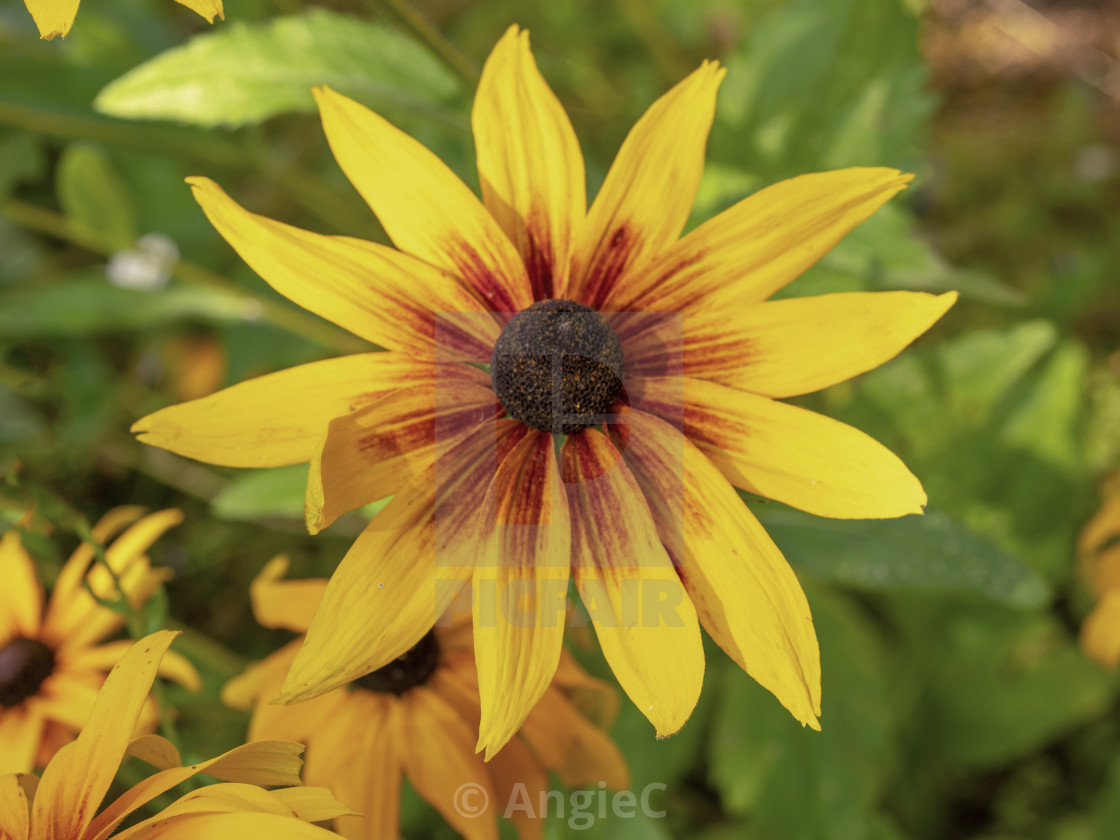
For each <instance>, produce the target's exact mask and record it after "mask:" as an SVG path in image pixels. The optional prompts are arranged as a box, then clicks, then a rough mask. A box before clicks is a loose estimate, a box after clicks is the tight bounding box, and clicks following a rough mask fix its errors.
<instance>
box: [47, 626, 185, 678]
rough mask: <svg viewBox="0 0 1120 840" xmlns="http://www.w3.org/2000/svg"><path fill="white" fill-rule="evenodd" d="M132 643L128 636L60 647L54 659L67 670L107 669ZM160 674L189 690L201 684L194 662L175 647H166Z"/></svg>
mask: <svg viewBox="0 0 1120 840" xmlns="http://www.w3.org/2000/svg"><path fill="white" fill-rule="evenodd" d="M131 646H132V642H131V641H130V640H128V639H121V640H119V641H115V642H109V643H107V644H104V645H97V646H96V647H73V648H70V649H64V650H63V651H60V653H59V655H58V656H57V657H56V661H57V662H58V663H59V665H60V666H63V667H65V668H66V669H67V670H73V671H101V672H108V671H109V670H110V669H111V668H112V667H113V666H114V665H116V664H117V662H119V661H120V658H121V657H122V656H124V655H125V653H126V652H127V651H128V649H129V648H130V647H131ZM159 675H160V676H161V677H163V678H164V679H165V680H172V681H173V682H177V683H178V684H179V685H181V686H183V687H184V688H186V689H187V690H188V691H198V690H199V689H200V688H201V687H202V678H201V677H200V676H199V674H198V671H197V670H196V669H195V667H194V665H192V664H191V663H190V662H189V661H188V660H187V659H185V658H184V657H182V656H180V655H179V654H178V653H176V652H175V651H168V652H167V654H166V655H165V656H164V657H163V661H162V662H161V663H160V665H159Z"/></svg>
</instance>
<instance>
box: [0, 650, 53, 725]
mask: <svg viewBox="0 0 1120 840" xmlns="http://www.w3.org/2000/svg"><path fill="white" fill-rule="evenodd" d="M53 670H54V651H52V650H51V649H50V648H49V647H47V646H46V645H44V644H43V643H42V642H39V641H36V640H35V639H24V638H22V637H20V638H15V639H12V640H11V641H9V642H8V643H7V644H5V645H4V646H3V647H0V706H2V707H4V708H5V709H8V708H11V707H12V706H18V705H19V704H20V703H22V702H23V701H24V700H26V699H27V698H28V697H31V696H33V695H34V694H36V693H37V692H38V691H39V686H41V685H42V684H43V680H45V679H46V678H47V677H49V676H50V675H51V672H52V671H53Z"/></svg>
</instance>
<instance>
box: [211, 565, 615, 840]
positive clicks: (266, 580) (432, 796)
mask: <svg viewBox="0 0 1120 840" xmlns="http://www.w3.org/2000/svg"><path fill="white" fill-rule="evenodd" d="M287 565H288V564H287V560H286V558H282V557H278V558H276V559H275V560H273V561H272V562H271V563H269V564H268V565H267V566H266V567H265V569H264V570H263V571H262V572H261V574H260V575H259V576H258V577H257V579H256V580H255V581H254V582H253V585H252V590H251V591H252V599H253V611H254V613H255V614H256V616H257V620H258V621H259V622H260V623H261V624H263V625H265V626H266V627H283V628H286V629H289V630H294V631H296V632H297V633H305V632H306V631H307V628H308V626H309V625H310V623H311V616H312V615H313V613H314V611H315V606H316V605H317V604H318V602H319V599H320V598H321V597H322V594H323V590H324V589H325V588H326V585H327V582H326V581H325V580H289V581H284V580H281V578H282V577H283V576H284V573H285V571H286V570H287ZM301 643H302V639H297V640H295V641H293V642H291V643H290V644H288V645H287V646H286V647H284V648H282V649H281V650H279V651H277V652H276V653H274V654H273V655H271V656H269V657H268V658H267V659H265V660H264V661H263V662H261V663H259V664H257V665H253V666H251V667H250V668H249V669H248V670H247V671H246V672H245V673H244V674H242V675H241V676H240V677H237V678H236V679H234V680H233V681H231V682H230V683H229V684H228V685H227V686H226V689H225V690H224V692H223V694H222V699H223V700H225V702H226V703H227V704H229V705H231V706H234V707H236V708H242V709H249V708H251V709H252V710H253V717H252V721H251V723H250V725H249V739H250V740H251V741H256V740H259V739H262V738H271V739H280V740H286V741H299V742H300V743H303V744H306V745H307V754H306V758H307V769H306V772H305V781H306V782H307V783H308V784H313V785H321V786H323V787H327V788H330V789H331V790H332V791H334V792H335V794H336V795H337V796H339V797H340V798H341V799H343V800H344V801H345V802H347V803H348V804H350V805H352V806H353V807H354V808H355V809H356V810H357V811H359V812H360V813H362V814H364V815H365V816H364V817H357V816H342V817H339V818H338V819H337V820H336V821H335V825H336V828H337V829H338V831H339V833H340V834H342V835H343V836H344V837H349V838H353V840H392V838H397V837H399V836H400V793H401V779H402V777H407V778H408V780H409V782H410V783H411V784H412V787H413V788H414V789H415V790H416V791H417V792H418V793H419V794H420V796H422V797H423V798H424V799H426V800H427V801H428V802H430V803H431V804H432V806H433V807H435V808H436V810H438V811H439V812H440V813H441V814H442V815H443V816H444V818H446V819H447V821H448V822H449V823H450V824H451V826H452V827H453V828H454V829H455V830H456V831H458V832H459V833H460V834H462V835H463V836H464V837H466V838H468V840H488V838H496V837H497V836H498V821H497V816H498V815H500V814H503V813H504V812H505V810H506V803H509V802H511V801H513V802H518V801H520V800H518V799H517V797H519V796H520V797H524V801H527V802H530V803H533V805H534V807H533V808H531V809H524V808H521V809H511V815H512V819H513V822H514V825H515V826H516V828H517V830H518V833H519V835H520V836H521V837H522V838H530V837H540V836H541V831H542V827H543V817H544V814H543V809H539V810H541V811H542V812H541V813H539V814H538V813H537V811H538V809H537V808H536V803H539V802H540V801H541V793H542V792H543V791H547V790H549V782H548V771H550V770H552V771H555V772H556V773H557V774H558V775H559V777H560V779H561V780H562V781H563V782H564V783H565V784H567V785H570V786H572V787H579V786H581V785H591V786H594V785H597V784H598V783H600V782H604V783H605V784H606V786H607V787H608V788H611V789H613V790H619V789H623V788H626V787H628V786H629V783H630V773H629V770H628V768H627V766H626V760H625V759H624V758H623V757H622V754H621V753H620V752H619V750H618V748H617V747H616V746H615V744H614V742H613V741H612V740H611V739H610V737H609V736H608V735H607V734H606V733H605V732H604V731H603V729H602V728H600V726H597V725H596V723H593V722H592V721H591V720H589V719H588V718H586V717H584V715H583V714H581V713H580V711H579V708H580V704H581V705H582V706H586V707H587V708H588V709H589V710H590V711H592V712H593V713H595V714H596V717H597V722H598V723H599V724H601V725H603V726H606V725H609V723H610V722H611V721H613V718H614V714H615V712H616V710H617V703H616V695H615V693H614V690H613V689H612V688H611V687H610V686H608V685H606V684H605V683H603V682H602V681H600V680H596V679H594V678H593V677H591V676H589V675H588V674H586V673H585V672H584V671H583V669H582V668H580V667H579V665H578V664H576V662H575V661H574V660H573V659H572V658H571V657H570V656H568V655H567V652H566V651H565V652H564V653H563V654H562V655H561V658H560V666H559V668H558V669H557V673H556V676H555V678H554V679H553V682H552V685H551V686H550V687H549V688H548V689H546V691H545V693H544V695H543V697H542V698H541V700H540V702H539V703H538V704H537V705H536V706H535V707H534V709H533V711H532V712H531V713H530V714H529V717H528V718H527V719H526V720H525V723H524V724H523V725H522V727H521V730H520V731H519V732H518V734H516V735H514V736H513V738H511V739H510V741H509V743H508V744H506V745H505V747H504V748H503V749H502V751H501V752H499V753H498V754H497V755H496V756H495V757H494V758H493V760H492V761H491V762H490V763H489V764H486V763H484V762H483V761H482V758H481V757H480V756H478V755H476V754H475V750H474V745H475V739H476V735H475V733H477V732H478V722H479V715H480V710H479V699H478V677H477V675H476V672H475V664H474V645H473V641H472V628H471V622H470V618H469V615H467V614H461V615H458V616H449V617H447V621H446V623H441V625H440V626H437V627H435V628H434V629H433V630H432V631H430V632H429V633H428V635H426V636H424V638H423V639H421V640H420V641H419V642H418V643H417V644H416V646H415V647H413V648H412V649H410V650H409V651H407V652H406V653H405V654H404V655H403V656H400V657H398V658H397V659H395V660H393V661H392V662H390V663H389V664H388V665H385V666H384V667H382V668H381V669H379V670H378V671H374V672H373V673H370V674H366V675H364V676H361V677H358V678H357V679H356V680H354V681H353V682H351V683H350V685H349V686H348V687H346V688H339V689H336V690H335V691H331V692H328V693H326V694H324V695H322V696H320V697H316V698H314V699H312V700H308V701H306V702H303V703H297V704H294V705H291V706H276V705H273V704H271V703H270V702H269V701H270V700H271V699H272V698H273V697H275V696H276V693H277V692H278V691H279V690H280V687H281V685H283V683H284V678H285V676H286V675H287V673H288V669H289V668H290V667H291V664H292V661H293V660H294V659H295V656H296V652H297V651H298V650H299V647H300V644H301ZM518 785H521V786H522V787H520V788H519V789H518V788H517V786H518ZM465 786H466V788H469V789H470V790H471V791H472V794H473V795H474V796H477V801H472V802H471V803H464V802H462V801H457V798H456V793H457V791H462V790H464V787H465ZM484 803H485V804H484ZM468 805H469V807H467V808H465V807H464V806H468ZM457 806H458V807H457Z"/></svg>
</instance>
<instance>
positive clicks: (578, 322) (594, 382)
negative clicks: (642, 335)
mask: <svg viewBox="0 0 1120 840" xmlns="http://www.w3.org/2000/svg"><path fill="white" fill-rule="evenodd" d="M623 373H624V366H623V358H622V345H621V344H620V343H619V341H618V336H616V335H615V334H614V330H612V329H611V328H610V325H609V324H608V323H607V320H606V319H605V318H604V317H603V316H602V315H600V314H599V313H598V312H596V311H595V310H594V309H592V308H590V307H588V306H584V305H583V304H579V303H573V302H572V301H570V300H542V301H538V302H537V303H534V304H533V305H532V306H530V307H529V308H528V309H525V310H523V311H521V312H518V313H517V314H516V315H514V316H513V318H511V319H510V321H509V323H508V324H506V326H505V329H503V330H502V334H501V336H499V338H498V342H497V344H495V345H494V353H493V355H492V356H491V358H490V381H491V383H492V385H493V387H494V392H495V393H496V394H497V395H498V399H499V400H500V401H501V403H502V407H503V408H504V409H505V410H506V413H507V414H509V415H510V416H511V417H513V418H514V419H516V420H520V421H521V422H522V423H525V424H526V425H528V426H532V427H533V428H534V429H538V430H540V431H542V432H554V433H561V432H562V433H564V434H571V433H572V432H577V431H579V430H580V429H585V428H587V427H588V426H594V425H595V424H597V423H602V422H603V420H604V415H606V414H607V413H608V412H609V411H610V408H611V406H612V405H614V402H615V400H616V399H618V395H619V394H620V393H622V379H623Z"/></svg>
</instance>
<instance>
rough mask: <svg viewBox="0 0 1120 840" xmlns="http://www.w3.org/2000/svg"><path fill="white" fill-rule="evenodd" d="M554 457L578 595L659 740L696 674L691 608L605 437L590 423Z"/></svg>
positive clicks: (676, 721)
mask: <svg viewBox="0 0 1120 840" xmlns="http://www.w3.org/2000/svg"><path fill="white" fill-rule="evenodd" d="M563 460H564V482H565V484H566V486H567V491H568V506H569V509H570V511H571V518H572V573H573V575H574V576H575V580H576V585H577V587H578V588H579V593H580V598H581V599H582V601H583V604H584V607H585V608H586V609H587V612H588V614H589V615H590V617H591V623H592V624H593V625H594V626H595V632H596V634H597V635H598V637H599V645H600V646H601V647H602V649H603V655H604V656H605V657H606V659H607V662H608V663H609V664H610V666H611V670H612V671H614V675H615V677H617V678H618V682H619V684H620V685H621V686H622V689H623V690H624V691H625V692H626V693H627V695H629V697H630V699H631V700H632V701H633V702H634V705H636V706H637V707H638V710H639V711H640V712H641V713H642V714H644V715H645V716H646V717H647V718H649V721H650V723H652V724H653V725H654V728H655V729H656V730H657V735H658V737H659V738H663V737H665V736H667V735H672V734H673V733H674V732H676V731H677V730H679V729H680V728H681V727H682V726H684V724H685V721H687V720H688V717H689V715H691V714H692V710H693V708H695V706H696V701H697V700H699V698H700V685H701V683H702V682H703V680H704V649H703V647H702V645H701V642H700V627H699V624H698V623H697V620H696V611H695V610H694V609H693V607H692V602H691V601H689V599H688V595H687V594H686V593H685V590H684V587H683V586H682V585H681V581H680V578H678V577H677V573H676V570H675V569H674V568H673V563H672V561H671V560H670V559H669V556H668V555H667V554H666V553H665V549H664V548H663V547H662V545H661V541H660V539H659V538H658V536H657V531H656V529H655V527H654V523H653V516H652V514H651V513H650V510H649V507H648V506H647V505H646V502H645V498H644V497H643V496H642V491H641V489H640V488H639V487H638V484H637V482H635V480H634V477H633V475H631V474H630V471H629V470H628V469H627V468H626V465H625V464H624V463H623V461H622V456H621V455H619V453H618V451H617V450H616V449H615V448H614V447H613V446H612V445H611V444H610V442H609V441H608V440H607V438H606V436H605V435H603V434H601V433H600V432H598V431H595V430H593V429H587V430H585V431H583V432H581V433H579V434H576V435H572V436H570V437H569V438H568V439H567V441H565V443H564V449H563Z"/></svg>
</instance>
